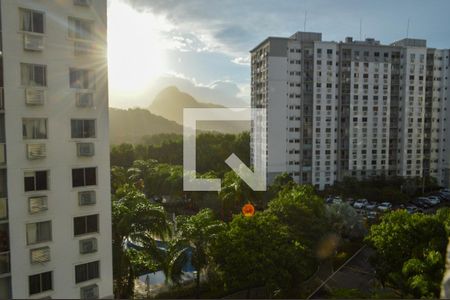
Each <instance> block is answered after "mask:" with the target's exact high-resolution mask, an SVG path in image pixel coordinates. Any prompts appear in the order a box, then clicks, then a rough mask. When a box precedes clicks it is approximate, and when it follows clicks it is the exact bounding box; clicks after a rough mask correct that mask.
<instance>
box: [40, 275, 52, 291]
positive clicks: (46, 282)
mask: <svg viewBox="0 0 450 300" xmlns="http://www.w3.org/2000/svg"><path fill="white" fill-rule="evenodd" d="M41 283H42V291H48V290H51V289H52V272H46V273H42V274H41Z"/></svg>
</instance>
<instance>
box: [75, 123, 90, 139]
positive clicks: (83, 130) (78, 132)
mask: <svg viewBox="0 0 450 300" xmlns="http://www.w3.org/2000/svg"><path fill="white" fill-rule="evenodd" d="M71 129H72V138H73V139H82V138H95V120H71Z"/></svg>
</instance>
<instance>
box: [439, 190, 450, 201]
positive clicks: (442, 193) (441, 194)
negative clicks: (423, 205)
mask: <svg viewBox="0 0 450 300" xmlns="http://www.w3.org/2000/svg"><path fill="white" fill-rule="evenodd" d="M437 194H438V195H440V196H442V197H444V198H445V200H447V201H448V200H450V193H447V192H442V191H441V192H438V193H437Z"/></svg>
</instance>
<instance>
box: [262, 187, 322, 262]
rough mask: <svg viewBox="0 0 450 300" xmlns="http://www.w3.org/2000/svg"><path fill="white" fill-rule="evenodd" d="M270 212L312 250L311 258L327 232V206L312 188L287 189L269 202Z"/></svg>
mask: <svg viewBox="0 0 450 300" xmlns="http://www.w3.org/2000/svg"><path fill="white" fill-rule="evenodd" d="M268 212H269V213H271V214H273V215H275V216H277V218H278V219H279V220H280V222H281V223H283V224H285V225H286V226H288V228H289V230H290V231H291V233H292V235H293V236H294V237H295V238H296V239H297V240H299V241H302V243H304V244H306V245H307V246H308V248H309V249H310V251H311V253H310V255H311V257H313V256H314V253H313V252H314V248H315V246H316V244H317V241H318V240H319V239H320V238H321V237H322V236H323V235H324V233H325V232H326V230H327V224H326V214H325V204H324V201H323V200H322V199H321V198H320V197H318V196H317V195H316V194H315V192H314V188H313V187H312V186H307V185H293V186H287V187H285V188H284V189H283V190H282V191H281V192H280V193H279V194H278V196H277V197H276V198H275V199H273V200H272V201H270V202H269V208H268Z"/></svg>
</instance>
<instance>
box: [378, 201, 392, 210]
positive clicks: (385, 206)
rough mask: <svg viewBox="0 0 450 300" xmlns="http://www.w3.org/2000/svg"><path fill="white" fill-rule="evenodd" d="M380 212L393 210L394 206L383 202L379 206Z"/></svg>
mask: <svg viewBox="0 0 450 300" xmlns="http://www.w3.org/2000/svg"><path fill="white" fill-rule="evenodd" d="M377 208H378V210H379V211H388V210H390V209H391V208H392V204H391V203H390V202H383V203H381V204H380V205H378V207H377Z"/></svg>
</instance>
